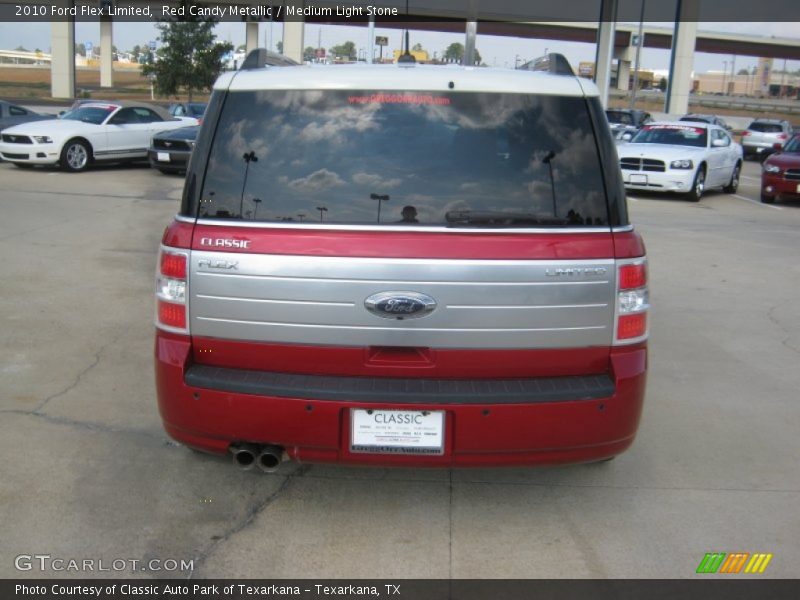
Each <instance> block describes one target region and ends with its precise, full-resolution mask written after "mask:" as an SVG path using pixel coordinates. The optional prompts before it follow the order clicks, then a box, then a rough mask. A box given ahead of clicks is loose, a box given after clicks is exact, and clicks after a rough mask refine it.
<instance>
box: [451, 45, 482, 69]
mask: <svg viewBox="0 0 800 600" xmlns="http://www.w3.org/2000/svg"><path fill="white" fill-rule="evenodd" d="M443 58H444V60H445V61H447V62H452V61H456V62H464V45H463V44H459V43H458V42H453V43H452V44H450V45H449V46H448V47H447V50H445V51H444V55H443ZM475 62H476V63H478V64H479V65H480V64H482V63H483V59H482V58H481V53H480V52H478V49H477V48H475Z"/></svg>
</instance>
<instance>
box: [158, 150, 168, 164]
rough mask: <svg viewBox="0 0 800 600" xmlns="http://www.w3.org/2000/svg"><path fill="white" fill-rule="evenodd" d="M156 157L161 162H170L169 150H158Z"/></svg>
mask: <svg viewBox="0 0 800 600" xmlns="http://www.w3.org/2000/svg"><path fill="white" fill-rule="evenodd" d="M156 158H158V161H159V162H169V152H158V153H157V156H156Z"/></svg>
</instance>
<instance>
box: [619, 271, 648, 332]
mask: <svg viewBox="0 0 800 600" xmlns="http://www.w3.org/2000/svg"><path fill="white" fill-rule="evenodd" d="M649 310H650V304H649V294H648V290H647V260H646V259H644V258H639V259H635V260H632V261H625V262H620V263H618V267H617V306H616V310H615V315H616V327H615V333H614V343H615V344H631V343H634V342H640V341H642V340H644V339H646V338H647V312H648V311H649Z"/></svg>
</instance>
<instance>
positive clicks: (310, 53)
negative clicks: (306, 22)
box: [303, 46, 317, 61]
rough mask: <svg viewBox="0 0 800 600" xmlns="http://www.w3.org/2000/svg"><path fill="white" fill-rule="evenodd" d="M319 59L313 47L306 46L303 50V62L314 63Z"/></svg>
mask: <svg viewBox="0 0 800 600" xmlns="http://www.w3.org/2000/svg"><path fill="white" fill-rule="evenodd" d="M316 57H317V50H316V49H315V48H312V47H311V46H306V49H305V50H303V60H306V61H312V60H314V59H315V58H316Z"/></svg>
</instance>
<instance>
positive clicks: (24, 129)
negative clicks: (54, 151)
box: [3, 119, 97, 135]
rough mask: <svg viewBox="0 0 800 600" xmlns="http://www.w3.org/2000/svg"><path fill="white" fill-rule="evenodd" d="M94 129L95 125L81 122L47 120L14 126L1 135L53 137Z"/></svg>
mask: <svg viewBox="0 0 800 600" xmlns="http://www.w3.org/2000/svg"><path fill="white" fill-rule="evenodd" d="M87 127H89V128H92V129H93V128H95V127H97V125H92V124H91V123H83V122H81V121H70V120H64V119H48V120H47V121H34V122H32V123H23V124H22V125H15V126H14V127H9V128H8V129H4V130H3V133H11V134H14V135H54V134H56V135H57V134H59V133H61V132H69V131H75V130H76V129H78V130H84V131H85V130H86V128H87Z"/></svg>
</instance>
